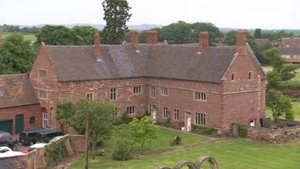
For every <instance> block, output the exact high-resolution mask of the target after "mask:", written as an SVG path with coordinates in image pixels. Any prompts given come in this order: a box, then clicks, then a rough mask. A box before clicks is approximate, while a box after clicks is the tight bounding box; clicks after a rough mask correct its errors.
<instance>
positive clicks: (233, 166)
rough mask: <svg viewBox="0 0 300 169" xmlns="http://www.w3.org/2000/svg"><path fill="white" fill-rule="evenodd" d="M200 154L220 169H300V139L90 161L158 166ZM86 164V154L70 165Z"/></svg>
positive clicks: (132, 168) (120, 168)
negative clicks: (127, 158) (128, 158)
mask: <svg viewBox="0 0 300 169" xmlns="http://www.w3.org/2000/svg"><path fill="white" fill-rule="evenodd" d="M200 156H212V157H214V158H215V159H216V160H217V163H218V165H219V168H220V169H299V166H300V143H294V144H290V145H281V146H279V145H270V144H265V143H259V142H253V141H247V140H227V141H223V142H217V143H209V144H202V145H198V146H195V147H189V148H179V147H178V148H177V149H176V150H174V151H169V152H165V153H162V154H157V155H150V156H144V157H141V159H134V160H129V161H124V162H119V161H114V160H112V159H111V158H110V157H97V159H96V160H92V161H91V163H90V164H89V168H91V169H139V168H142V169H155V168H157V167H158V166H168V167H174V165H175V164H176V163H177V162H179V161H182V160H186V161H192V162H194V161H196V159H197V158H198V157H200ZM82 168H84V158H81V159H80V160H79V161H77V162H76V163H74V164H73V165H72V166H71V167H70V169H82Z"/></svg>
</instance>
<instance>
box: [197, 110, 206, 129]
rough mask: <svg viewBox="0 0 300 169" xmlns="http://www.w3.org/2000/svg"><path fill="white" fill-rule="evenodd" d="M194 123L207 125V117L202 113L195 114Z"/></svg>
mask: <svg viewBox="0 0 300 169" xmlns="http://www.w3.org/2000/svg"><path fill="white" fill-rule="evenodd" d="M195 123H196V124H198V125H203V126H204V125H206V124H207V117H206V114H204V113H195Z"/></svg>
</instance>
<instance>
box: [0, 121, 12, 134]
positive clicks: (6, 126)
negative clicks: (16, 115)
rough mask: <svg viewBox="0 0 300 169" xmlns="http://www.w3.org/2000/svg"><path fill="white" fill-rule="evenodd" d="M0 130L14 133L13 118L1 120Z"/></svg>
mask: <svg viewBox="0 0 300 169" xmlns="http://www.w3.org/2000/svg"><path fill="white" fill-rule="evenodd" d="M0 130H1V131H6V132H8V133H12V120H1V121H0Z"/></svg>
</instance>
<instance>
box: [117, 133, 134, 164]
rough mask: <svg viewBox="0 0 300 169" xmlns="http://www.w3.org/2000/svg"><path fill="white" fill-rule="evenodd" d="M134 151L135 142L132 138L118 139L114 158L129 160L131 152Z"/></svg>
mask: <svg viewBox="0 0 300 169" xmlns="http://www.w3.org/2000/svg"><path fill="white" fill-rule="evenodd" d="M132 151H133V142H132V141H131V140H130V139H127V138H123V139H120V140H117V141H116V145H115V148H114V150H113V154H112V156H113V159H115V160H120V161H124V160H129V159H131V153H132Z"/></svg>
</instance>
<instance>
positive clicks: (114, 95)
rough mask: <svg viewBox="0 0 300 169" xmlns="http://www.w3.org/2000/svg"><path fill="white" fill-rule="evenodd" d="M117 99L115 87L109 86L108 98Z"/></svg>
mask: <svg viewBox="0 0 300 169" xmlns="http://www.w3.org/2000/svg"><path fill="white" fill-rule="evenodd" d="M116 99H117V89H116V88H111V89H110V100H116Z"/></svg>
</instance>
